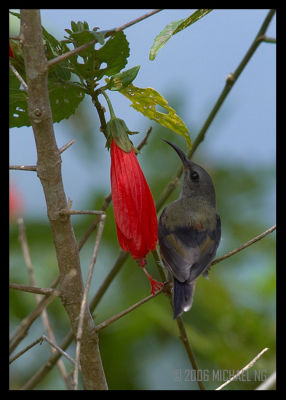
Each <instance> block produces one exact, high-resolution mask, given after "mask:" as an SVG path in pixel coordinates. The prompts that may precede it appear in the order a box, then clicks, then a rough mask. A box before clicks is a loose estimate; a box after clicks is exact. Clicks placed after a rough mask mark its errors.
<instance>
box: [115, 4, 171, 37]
mask: <svg viewBox="0 0 286 400" xmlns="http://www.w3.org/2000/svg"><path fill="white" fill-rule="evenodd" d="M162 10H163V8H161V9H157V10H153V11H150V12H148V13H146V14H144V15H142V16H141V17H138V18H135V19H133V20H132V21H130V22H127V23H126V24H124V25H121V26H120V27H119V28H116V29H115V32H119V31H123V30H124V29H126V28H129V27H130V26H132V25H134V24H137V23H138V22H140V21H143V19H146V18H148V17H151V16H152V15H154V14H156V13H158V12H160V11H162Z"/></svg>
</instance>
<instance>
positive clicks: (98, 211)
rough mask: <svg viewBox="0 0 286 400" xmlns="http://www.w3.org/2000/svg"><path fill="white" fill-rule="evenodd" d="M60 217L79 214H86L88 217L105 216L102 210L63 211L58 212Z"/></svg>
mask: <svg viewBox="0 0 286 400" xmlns="http://www.w3.org/2000/svg"><path fill="white" fill-rule="evenodd" d="M59 214H60V215H81V214H88V215H103V214H105V212H104V211H102V210H69V209H64V210H61V211H60V212H59Z"/></svg>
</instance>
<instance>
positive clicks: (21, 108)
mask: <svg viewBox="0 0 286 400" xmlns="http://www.w3.org/2000/svg"><path fill="white" fill-rule="evenodd" d="M9 83H10V85H9V86H10V88H9V126H10V128H13V127H18V128H19V127H21V126H30V125H31V122H30V119H29V116H28V103H27V94H26V92H25V91H24V90H22V89H20V85H19V86H18V87H17V85H15V83H14V80H13V77H12V76H11V78H10V82H9ZM48 86H49V95H50V103H51V109H52V116H53V121H54V122H60V121H61V120H62V119H64V118H69V117H70V116H71V115H72V114H74V112H75V110H76V108H77V107H78V105H79V103H80V102H81V101H82V100H83V98H84V95H85V93H84V92H83V90H82V89H81V88H80V87H79V86H77V85H76V84H74V83H71V82H65V83H61V82H59V81H57V80H56V79H54V80H52V79H49V81H48Z"/></svg>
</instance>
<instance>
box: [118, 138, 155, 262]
mask: <svg viewBox="0 0 286 400" xmlns="http://www.w3.org/2000/svg"><path fill="white" fill-rule="evenodd" d="M111 191H112V201H113V209H114V215H115V221H116V228H117V237H118V241H119V244H120V246H121V248H122V249H123V250H124V251H129V252H130V254H131V256H132V257H133V258H134V259H142V258H143V259H144V258H145V257H146V255H147V254H148V253H149V251H151V250H154V249H155V247H156V243H157V240H158V225H157V215H156V209H155V204H154V200H153V196H152V193H151V191H150V189H149V186H148V184H147V181H146V179H145V176H144V174H143V172H142V170H141V168H140V165H139V162H138V160H137V157H136V155H135V153H134V150H133V149H131V150H130V152H129V153H126V152H125V151H124V150H122V149H121V148H120V147H119V146H118V145H117V144H116V142H115V140H113V139H112V141H111Z"/></svg>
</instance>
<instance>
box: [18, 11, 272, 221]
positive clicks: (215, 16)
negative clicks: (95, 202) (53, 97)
mask: <svg viewBox="0 0 286 400" xmlns="http://www.w3.org/2000/svg"><path fill="white" fill-rule="evenodd" d="M148 11H150V10H145V9H144V10H143V9H133V10H123V9H118V10H111V9H106V10H104V9H100V10H96V9H92V10H87V9H82V10H80V9H62V10H61V9H57V10H53V9H49V10H41V18H42V25H43V26H44V27H45V28H46V29H47V30H48V31H49V32H51V33H52V34H53V35H54V36H55V37H56V38H57V39H59V40H61V39H63V36H64V35H65V31H64V29H65V28H70V22H71V20H74V21H79V20H80V21H87V22H88V24H89V26H90V28H91V29H92V28H93V27H95V26H98V27H99V28H100V30H104V29H110V28H112V27H117V26H121V25H122V24H124V23H126V22H128V21H130V20H132V19H134V18H137V17H139V16H140V15H142V14H144V13H146V12H148ZM194 11H195V10H191V9H189V10H186V9H168V10H164V11H161V12H159V13H158V14H155V15H154V16H152V17H150V18H148V19H146V20H144V21H142V22H140V23H138V24H136V25H134V26H131V27H130V28H128V29H126V30H125V31H124V32H125V34H126V36H127V40H128V41H129V44H130V57H129V59H128V64H127V65H126V67H125V68H126V69H127V68H131V67H133V66H135V65H141V68H140V71H139V74H138V76H137V78H136V80H135V81H134V84H135V85H136V86H138V87H142V88H144V87H152V88H154V89H156V90H157V91H158V92H160V93H161V94H162V95H163V96H164V97H165V98H166V99H167V100H168V101H169V102H170V105H171V106H172V98H178V99H179V101H180V103H181V107H180V112H179V114H180V117H181V118H182V119H183V120H184V121H185V123H186V124H187V126H188V128H189V131H190V133H191V138H192V140H194V138H195V136H196V135H197V133H198V131H199V130H200V128H201V126H202V124H203V123H204V121H205V119H206V117H207V116H208V114H209V112H210V110H211V108H212V107H213V105H214V103H215V101H216V100H217V98H218V96H219V94H220V92H221V90H222V89H223V86H224V83H225V79H226V77H227V75H228V74H229V73H230V72H233V71H234V70H235V68H236V67H237V66H238V64H239V62H240V61H241V59H242V57H243V56H244V55H245V53H246V51H247V50H248V48H249V46H250V44H251V43H252V41H253V39H254V37H255V35H256V34H257V32H258V30H259V28H260V27H261V24H262V22H263V20H264V18H265V16H266V14H267V12H268V10H263V9H259V10H241V9H240V10H236V9H231V10H214V11H212V12H211V13H210V14H208V15H207V16H206V17H204V18H202V19H201V20H200V21H198V22H197V23H195V24H193V25H191V26H190V27H189V28H187V29H185V30H184V31H182V32H180V33H178V34H177V35H175V36H174V37H172V38H171V39H170V40H169V41H168V43H167V44H166V45H165V46H164V47H163V48H162V49H161V50H160V51H159V52H158V54H157V57H156V59H155V60H154V61H150V60H149V51H150V48H151V46H152V44H153V41H154V39H155V37H156V36H157V35H158V34H159V32H160V31H161V30H162V29H164V28H165V26H166V25H167V24H168V23H170V22H172V21H175V20H179V19H183V18H186V17H188V16H189V15H190V14H191V13H192V12H194ZM10 21H11V29H12V31H13V33H14V34H15V33H17V26H18V21H15V19H14V18H11V17H10ZM267 36H269V37H276V17H274V18H273V20H272V22H271V24H270V26H269V28H268V30H267ZM110 98H111V101H112V104H113V106H114V110H115V113H116V115H117V116H118V117H120V118H123V119H124V120H125V121H126V123H127V125H128V128H129V129H130V130H133V131H140V132H142V133H144V132H145V131H146V129H147V128H148V127H149V126H150V125H152V126H155V125H156V124H155V122H153V121H149V120H148V119H147V118H146V117H144V116H143V115H141V114H140V113H138V112H137V111H135V110H134V109H133V108H131V107H130V102H129V100H128V99H126V98H125V97H123V96H122V95H121V94H119V93H117V92H114V93H111V94H110ZM90 103H91V102H90V99H89V98H88V99H86V100H84V104H85V111H86V113H87V116H88V120H87V125H88V126H89V127H90V126H91V127H92V126H93V125H94V127H95V132H94V135H95V136H96V147H97V146H98V148H99V149H104V145H105V139H104V136H103V135H102V134H101V133H100V132H99V131H98V117H97V114H96V112H95V109H94V107H93V106H92V105H91V104H90ZM102 103H104V100H103V101H102ZM107 118H108V117H107ZM54 128H55V132H56V138H57V143H58V145H59V146H62V145H63V144H65V143H66V142H68V141H69V140H70V139H72V138H75V139H76V140H77V138H78V142H76V143H75V144H74V145H73V146H72V147H71V148H70V149H69V150H67V151H66V152H65V153H64V154H63V164H62V166H63V179H64V185H65V190H66V194H67V196H68V197H70V198H72V199H73V208H75V209H83V208H84V199H85V198H86V196H87V194H88V192H89V190H90V188H93V189H95V188H96V187H97V185H103V186H104V187H106V193H109V190H110V183H109V165H110V159H109V154H108V152H107V151H106V150H104V151H97V152H96V154H95V157H94V159H92V158H85V153H84V150H83V149H82V148H81V147H80V145H77V144H78V143H79V140H80V139H79V138H80V127H77V129H74V128H73V127H72V124H71V123H70V122H69V121H67V120H64V121H62V122H60V123H56V124H55V126H54ZM83 129H84V127H83ZM142 137H143V135H138V138H134V142H135V144H136V143H138V141H140V140H142ZM275 138H276V45H275V44H270V43H262V44H261V45H260V46H259V48H258V50H257V51H256V52H255V54H254V56H253V57H252V59H251V60H250V62H249V63H248V65H247V66H246V68H245V70H244V71H243V73H242V74H241V76H240V77H239V79H238V81H237V82H236V84H235V86H234V87H233V89H232V90H231V93H230V94H229V95H228V97H227V99H226V101H225V103H224V104H223V106H222V108H221V110H220V111H219V113H218V114H217V116H216V118H215V120H214V122H213V123H212V125H211V127H210V128H209V130H208V131H207V140H205V142H204V143H203V144H202V145H201V146H200V148H199V149H198V151H197V153H196V156H197V155H198V156H199V155H200V154H202V153H201V152H203V156H204V157H206V158H207V162H206V164H207V165H209V164H215V163H224V164H228V163H229V164H234V163H235V164H241V165H243V166H244V167H247V168H259V167H260V166H262V165H263V166H271V165H272V166H273V165H274V163H275V157H276V154H275V153H276V148H275V146H276V142H275ZM158 140H159V138H158ZM182 146H184V141H183V139H182ZM145 162H146V161H145ZM10 163H11V164H21V165H31V164H35V163H36V151H35V143H34V138H33V132H32V128H31V127H28V128H27V127H23V128H20V129H19V128H13V129H11V130H10ZM142 163H143V168H144V160H142ZM98 171H100V173H98ZM10 176H11V179H12V181H13V182H15V184H16V185H17V186H18V188H19V190H20V192H21V193H22V195H23V197H24V199H25V211H26V217H27V216H29V217H41V216H45V215H46V210H45V203H44V196H43V193H42V188H41V186H40V183H39V180H38V178H37V176H36V174H35V173H33V172H21V171H11V175H10ZM273 201H274V200H273Z"/></svg>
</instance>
